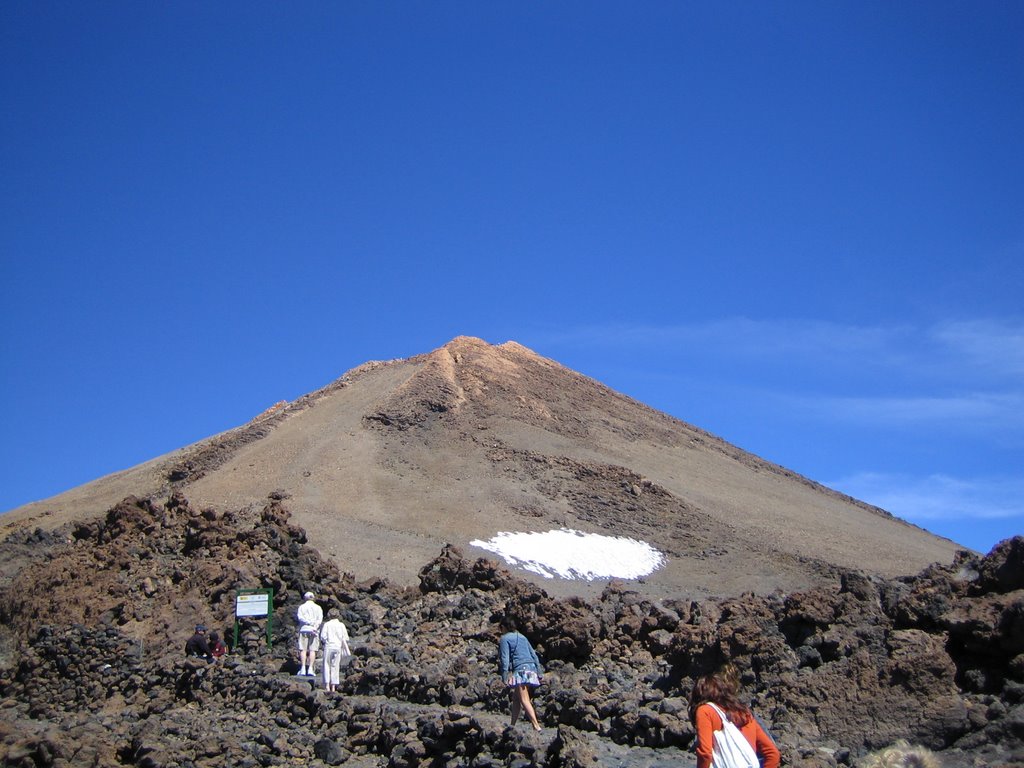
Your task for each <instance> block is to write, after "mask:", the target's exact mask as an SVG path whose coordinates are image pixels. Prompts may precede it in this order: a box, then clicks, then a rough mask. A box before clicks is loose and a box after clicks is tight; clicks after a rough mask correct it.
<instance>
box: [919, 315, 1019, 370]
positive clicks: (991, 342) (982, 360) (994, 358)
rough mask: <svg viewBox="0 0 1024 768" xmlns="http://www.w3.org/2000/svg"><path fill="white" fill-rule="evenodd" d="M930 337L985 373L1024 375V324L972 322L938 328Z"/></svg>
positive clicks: (944, 325) (943, 325) (933, 330)
mask: <svg viewBox="0 0 1024 768" xmlns="http://www.w3.org/2000/svg"><path fill="white" fill-rule="evenodd" d="M930 334H931V336H932V337H933V338H934V339H935V341H936V343H938V344H939V345H941V346H943V347H945V348H946V349H948V350H950V352H951V353H953V354H954V355H956V356H958V357H960V358H961V359H962V360H964V361H965V362H970V363H971V364H973V365H975V366H978V367H980V368H982V369H983V370H985V371H988V372H996V373H1000V374H1008V375H1011V376H1024V324H1021V323H1016V324H1015V323H1009V322H1002V321H996V320H970V321H963V322H955V323H945V324H942V325H938V326H935V327H934V328H932V329H931V331H930Z"/></svg>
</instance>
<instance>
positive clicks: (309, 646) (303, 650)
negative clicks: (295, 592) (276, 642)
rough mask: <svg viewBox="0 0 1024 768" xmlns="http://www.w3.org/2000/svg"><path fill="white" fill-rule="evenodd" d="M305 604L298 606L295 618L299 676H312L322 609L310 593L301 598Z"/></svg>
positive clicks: (318, 640)
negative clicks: (297, 635)
mask: <svg viewBox="0 0 1024 768" xmlns="http://www.w3.org/2000/svg"><path fill="white" fill-rule="evenodd" d="M302 597H303V598H304V599H305V601H306V602H304V603H303V604H302V605H300V606H299V610H298V611H296V612H295V618H297V619H298V621H299V667H300V669H299V675H302V676H304V677H307V676H312V675H313V663H314V662H315V661H316V652H317V651H318V650H319V649H320V625H321V624H322V623H323V620H324V609H323V608H321V607H320V606H319V605H317V604H316V603H315V602H314V601H313V598H314V597H316V595H314V594H313V593H312V592H307V593H306V594H304V595H303V596H302Z"/></svg>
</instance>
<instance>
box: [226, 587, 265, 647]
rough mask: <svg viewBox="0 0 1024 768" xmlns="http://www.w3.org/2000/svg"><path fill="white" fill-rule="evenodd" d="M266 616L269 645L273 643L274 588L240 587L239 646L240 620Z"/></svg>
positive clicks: (237, 604)
mask: <svg viewBox="0 0 1024 768" xmlns="http://www.w3.org/2000/svg"><path fill="white" fill-rule="evenodd" d="M243 617H246V618H258V617H265V618H266V620H267V647H268V648H269V647H271V646H272V645H273V639H272V638H273V632H272V626H273V623H274V590H272V589H240V590H238V592H237V593H236V595H235V643H234V646H232V647H234V648H237V647H238V620H239V619H240V618H243Z"/></svg>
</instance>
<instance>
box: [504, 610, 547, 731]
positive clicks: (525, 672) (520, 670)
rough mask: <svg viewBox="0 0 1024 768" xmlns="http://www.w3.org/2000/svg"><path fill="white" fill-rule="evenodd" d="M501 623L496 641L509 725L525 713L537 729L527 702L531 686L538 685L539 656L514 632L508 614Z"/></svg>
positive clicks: (524, 639) (528, 642) (519, 634)
mask: <svg viewBox="0 0 1024 768" xmlns="http://www.w3.org/2000/svg"><path fill="white" fill-rule="evenodd" d="M500 626H501V631H502V632H503V633H504V634H503V635H502V636H501V640H499V641H498V667H499V671H500V673H501V680H502V682H503V683H504V684H505V686H506V687H507V688H508V693H509V699H510V701H511V703H512V725H515V724H516V721H518V720H519V713H520V712H526V716H527V717H528V718H529V720H530V723H531V724H532V725H533V729H534V730H535V731H539V730H540V729H541V728H540V723H538V722H537V713H536V712H535V711H534V709H533V702H531V701H530V689H531V688H536V687H537V686H538V685H540V676H541V674H542V672H543V670H542V669H541V665H540V659H538V658H537V652H536V651H535V650H533V646H532V645H531V644H530V641H529V640H527V639H526V637H525V636H524V635H522V634H521V633H520V632H519V631H517V629H516V624H515V621H514V620H513V619H512V618H511V617H509V616H506V617H505V618H503V619H502V620H501V625H500Z"/></svg>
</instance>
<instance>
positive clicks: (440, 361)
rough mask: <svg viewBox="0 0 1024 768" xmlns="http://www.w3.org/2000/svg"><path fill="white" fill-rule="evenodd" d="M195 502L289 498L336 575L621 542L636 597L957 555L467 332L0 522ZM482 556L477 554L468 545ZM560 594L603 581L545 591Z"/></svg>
mask: <svg viewBox="0 0 1024 768" xmlns="http://www.w3.org/2000/svg"><path fill="white" fill-rule="evenodd" d="M175 491H183V492H185V493H187V494H188V496H189V499H190V500H191V501H192V502H193V503H194V504H196V505H198V506H200V507H213V508H214V509H218V510H222V511H230V510H238V509H250V508H253V507H256V506H260V505H262V504H264V503H265V500H266V498H267V497H268V495H274V496H275V497H278V498H282V497H287V498H288V499H289V501H288V504H289V507H290V509H291V510H292V512H293V514H294V515H295V518H296V520H297V522H298V523H299V524H300V525H302V526H303V527H304V528H305V529H306V530H307V531H309V536H310V541H311V543H313V545H314V546H316V547H317V548H318V549H319V550H320V551H321V552H323V553H324V554H325V555H326V556H329V557H333V558H334V559H336V561H337V562H338V564H339V566H341V567H342V568H343V570H346V571H350V572H352V573H355V574H359V575H361V576H362V575H365V576H373V575H381V576H386V577H388V578H391V579H393V580H395V581H398V582H399V583H414V582H415V580H416V578H417V574H416V567H417V566H418V564H421V563H423V562H426V561H428V560H429V559H430V558H432V557H434V556H436V554H437V553H438V552H439V551H440V550H441V548H442V547H444V545H445V544H448V543H452V544H456V545H459V546H463V547H469V546H470V542H474V541H478V542H486V541H488V540H490V539H491V538H492V537H494V536H496V535H497V534H499V533H501V532H503V531H523V532H544V531H548V530H554V529H569V530H573V531H578V532H580V534H581V536H583V535H592V534H604V535H608V536H620V537H629V538H632V539H636V540H640V541H643V542H646V543H648V544H650V545H651V546H653V547H655V548H656V549H657V550H658V551H659V552H661V553H663V554H664V555H665V565H664V567H662V568H660V569H659V570H657V571H656V572H655V573H654V574H653V575H651V576H650V577H649V578H647V580H646V583H645V586H644V588H645V589H646V590H648V591H651V592H659V591H660V592H663V593H671V594H673V595H677V596H678V595H704V594H730V593H737V592H742V591H751V590H752V591H755V592H759V593H765V592H770V591H772V590H774V589H786V590H789V589H794V588H800V587H803V586H807V585H809V584H813V583H820V582H822V581H823V580H830V579H831V578H833V576H834V574H835V569H836V568H858V569H863V570H865V571H868V572H870V573H878V574H881V575H889V576H894V575H903V574H909V573H913V572H915V571H917V570H919V569H920V568H922V567H924V566H926V565H928V564H930V563H932V562H935V561H942V562H949V561H950V560H952V558H953V555H954V553H955V552H956V549H957V548H956V546H955V545H954V544H953V543H952V542H949V541H946V540H944V539H940V538H938V537H935V536H933V535H931V534H928V533H927V532H925V531H922V530H920V529H918V528H915V527H913V526H910V525H908V524H906V523H904V522H902V521H899V520H897V519H895V518H892V517H891V516H889V515H887V513H884V512H883V511H881V510H878V509H876V508H874V507H870V506H868V505H866V504H863V503H861V502H858V501H856V500H854V499H850V498H848V497H846V496H843V495H841V494H838V493H836V492H834V491H831V490H829V489H827V488H824V487H822V486H820V485H818V484H816V483H814V482H812V481H810V480H808V479H806V478H803V477H800V476H799V475H796V474H795V473H793V472H790V471H788V470H786V469H784V468H782V467H779V466H777V465H774V464H771V463H770V462H767V461H764V460H763V459H760V458H758V457H756V456H753V455H752V454H749V453H747V452H745V451H742V450H740V449H739V448H736V447H735V446H732V445H730V444H728V443H726V442H725V441H723V440H720V439H719V438H716V437H715V436H713V435H710V434H708V433H707V432H704V431H702V430H700V429H698V428H696V427H694V426H691V425H689V424H686V423H684V422H681V421H679V420H677V419H675V418H673V417H671V416H668V415H666V414H664V413H660V412H658V411H655V410H653V409H651V408H649V407H647V406H645V405H643V404H641V403H638V402H637V401H635V400H633V399H631V398H629V397H627V396H625V395H622V394H620V393H617V392H615V391H613V390H611V389H609V388H608V387H606V386H604V385H602V384H600V383H598V382H596V381H594V380H592V379H589V378H587V377H586V376H583V375H581V374H579V373H576V372H574V371H572V370H570V369H568V368H565V367H564V366H562V365H560V364H558V363H556V362H554V361H552V360H548V359H547V358H544V357H542V356H540V355H538V354H536V353H535V352H533V351H531V350H529V349H527V348H526V347H523V346H521V345H519V344H517V343H515V342H506V343H504V344H500V345H497V346H494V345H491V344H488V343H486V342H484V341H482V340H480V339H476V338H472V337H458V338H456V339H453V340H452V341H450V342H449V343H448V344H445V345H444V346H443V347H440V348H438V349H436V350H434V351H432V352H429V353H427V354H423V355H417V356H415V357H410V358H407V359H400V360H393V361H389V362H371V363H366V364H363V365H361V366H359V367H357V368H355V369H353V370H351V371H349V372H348V373H347V374H345V375H344V376H343V377H341V378H340V379H338V380H337V381H335V382H334V383H332V384H330V385H328V386H326V387H324V388H322V389H320V390H318V391H317V392H314V393H312V394H310V395H307V396H305V397H302V398H299V399H298V400H296V401H294V402H292V403H289V404H287V405H284V406H279V407H275V408H274V409H271V410H270V411H268V412H266V413H264V414H262V415H261V416H260V417H258V418H257V419H254V420H253V421H252V422H250V423H249V424H246V425H244V426H242V427H239V428H237V429H234V430H230V431H228V432H225V433H223V434H221V435H217V436H215V437H212V438H209V439H207V440H204V441H201V442H200V443H197V444H195V445H193V446H189V447H186V448H183V449H181V450H179V451H175V452H174V453H172V454H168V455H167V456H164V457H161V458H158V459H154V460H153V461H150V462H147V463H145V464H142V465H140V466H138V467H135V468H132V469H130V470H126V471H124V472H120V473H117V474H116V475H112V476H110V477H107V478H102V479H100V480H97V481H95V482H93V483H89V484H87V485H85V486H81V487H80V488H76V489H73V490H72V491H69V492H67V493H65V494H61V495H60V496H57V497H54V498H53V499H49V500H47V501H45V502H38V503H36V504H34V505H28V506H27V507H23V508H22V509H20V510H15V511H13V512H11V513H9V514H8V515H5V516H4V520H3V522H4V524H5V527H6V528H7V529H8V530H10V529H11V528H13V527H20V526H27V525H32V526H42V527H44V528H54V527H57V526H58V525H60V524H61V523H63V522H65V521H67V520H69V519H74V518H83V517H93V518H95V517H98V516H100V515H102V514H103V513H104V512H105V511H106V510H107V509H109V508H110V507H111V506H113V505H114V504H116V503H117V502H118V501H120V500H121V499H122V498H124V497H125V496H128V495H136V496H140V497H152V498H154V499H156V500H158V501H159V500H161V499H164V498H167V497H168V496H169V495H170V494H171V493H173V492H175ZM472 551H474V552H475V553H476V554H481V555H482V554H484V553H485V548H479V549H478V550H472ZM543 583H544V585H545V588H547V589H549V590H552V591H554V592H555V593H559V592H561V593H563V594H590V593H596V592H599V591H600V589H601V588H602V586H603V585H601V584H589V583H579V582H573V581H571V580H559V579H555V580H553V581H543Z"/></svg>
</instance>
